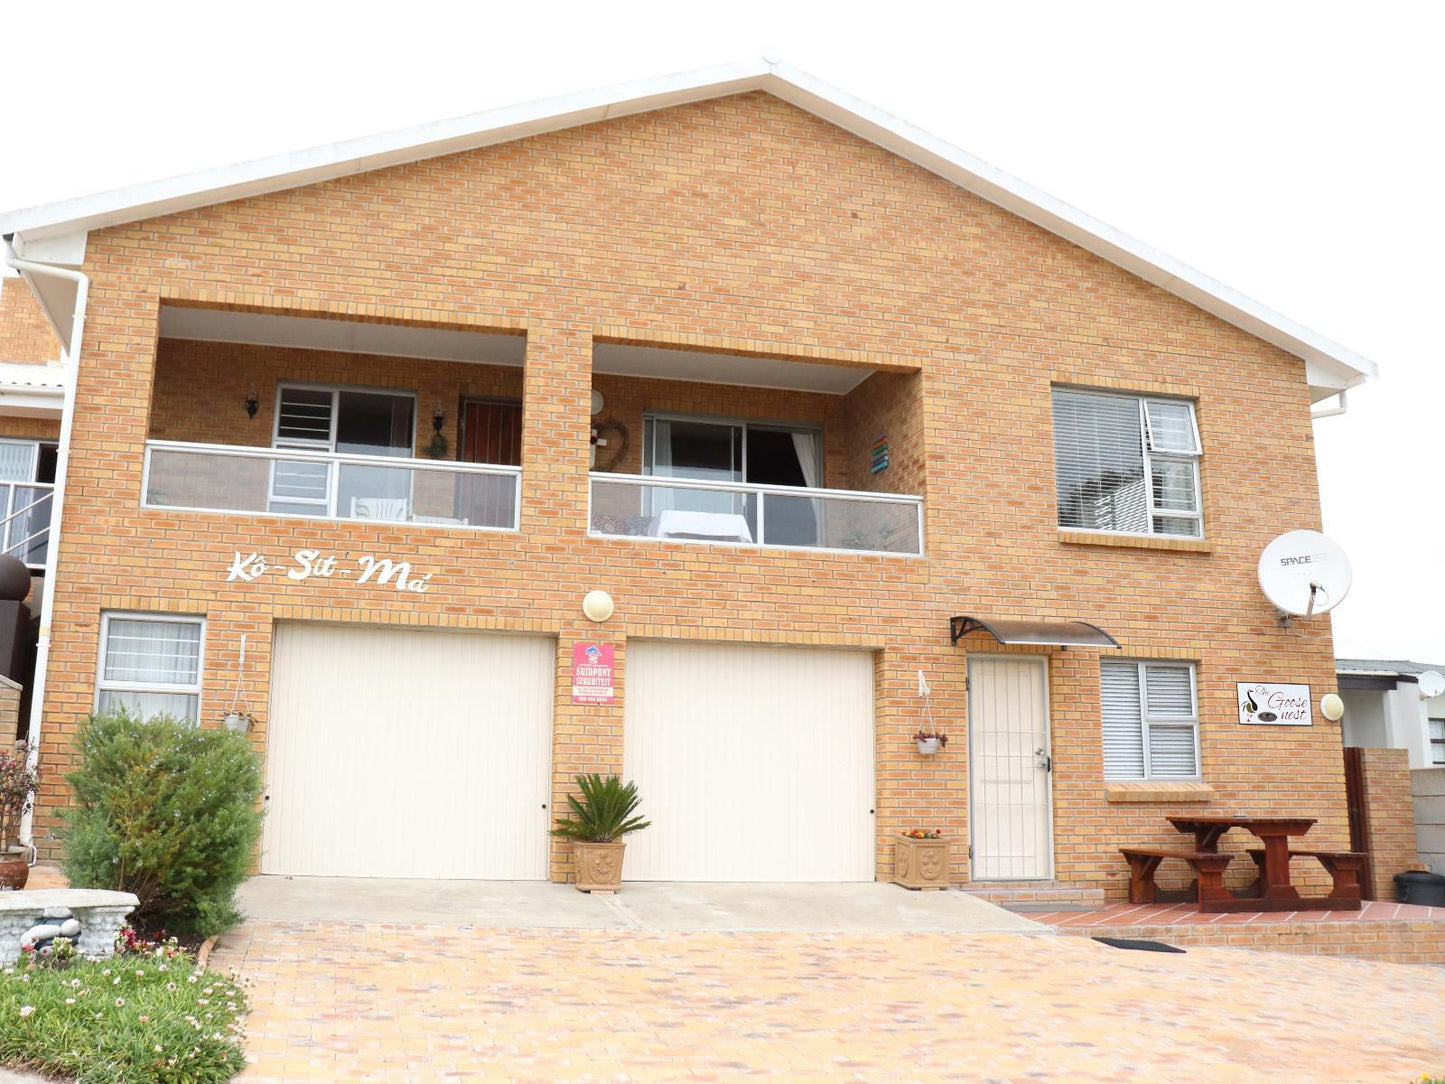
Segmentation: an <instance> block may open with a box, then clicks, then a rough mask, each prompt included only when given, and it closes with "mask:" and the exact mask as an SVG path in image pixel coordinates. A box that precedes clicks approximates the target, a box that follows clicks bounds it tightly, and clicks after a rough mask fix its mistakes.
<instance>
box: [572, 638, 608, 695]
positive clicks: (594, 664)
mask: <svg viewBox="0 0 1445 1084" xmlns="http://www.w3.org/2000/svg"><path fill="white" fill-rule="evenodd" d="M613 657H614V648H613V646H612V645H611V644H573V645H572V703H574V704H610V703H612V698H613V696H614V695H615V693H614V690H613V687H612V663H613Z"/></svg>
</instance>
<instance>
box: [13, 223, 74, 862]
mask: <svg viewBox="0 0 1445 1084" xmlns="http://www.w3.org/2000/svg"><path fill="white" fill-rule="evenodd" d="M5 262H6V263H7V264H8V265H9V266H11V267H13V268H15V270H17V271H21V272H28V273H29V274H31V275H51V276H53V277H55V278H62V279H67V280H69V281H71V282H73V283H75V309H74V312H73V313H72V314H71V318H70V346H69V347H67V348H64V349H62V351H61V364H62V367H63V369H64V375H63V379H64V383H65V393H64V399H63V400H62V402H61V408H60V446H59V448H57V449H56V455H55V488H54V490H53V491H52V493H51V497H50V544H49V546H47V548H46V552H45V588H44V591H43V593H42V595H41V603H40V640H39V642H38V643H37V644H36V646H35V676H34V677H33V678H32V679H31V682H30V733H29V735H28V736H27V738H26V741H27V742H28V743H29V746H28V749H27V752H26V758H25V759H26V763H27V765H28V766H29V767H31V768H34V767H35V765H36V764H37V763H38V762H39V760H40V722H41V719H42V717H43V716H44V707H45V674H46V666H47V664H48V662H49V661H50V620H51V617H52V615H53V614H54V611H55V578H56V577H55V570H56V569H57V568H58V567H59V565H60V517H61V512H62V509H63V508H64V506H65V477H66V475H67V473H69V470H68V468H69V465H70V430H71V427H72V423H73V422H74V420H75V385H76V382H77V376H78V374H79V371H80V366H79V362H80V344H81V338H82V337H83V335H84V334H85V299H86V295H87V294H88V293H89V292H90V279H89V277H88V276H87V275H86V274H85V272H83V271H76V270H73V269H71V268H68V267H54V266H52V265H50V264H44V263H35V262H33V261H31V260H22V259H19V258H17V257H16V255H15V253H14V251H13V250H12V249H10V247H9V244H8V243H7V244H6V251H5ZM31 805H32V808H31V809H30V810H28V811H27V812H26V814H25V816H24V817H23V818H22V819H21V821H20V842H21V844H22V845H23V846H26V847H29V848H30V864H31V865H34V864H35V860H36V858H38V857H39V851H38V850H37V849H36V847H35V837H34V823H33V822H34V816H35V814H34V808H33V806H34V803H33V802H32V803H31Z"/></svg>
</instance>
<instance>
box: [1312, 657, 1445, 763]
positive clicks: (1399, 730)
mask: <svg viewBox="0 0 1445 1084" xmlns="http://www.w3.org/2000/svg"><path fill="white" fill-rule="evenodd" d="M1335 668H1336V673H1337V675H1338V677H1337V680H1338V681H1339V684H1340V697H1341V699H1343V700H1344V702H1345V717H1344V718H1343V719H1341V720H1340V722H1341V724H1342V725H1343V726H1344V739H1345V744H1346V745H1347V746H1360V747H1363V748H1366V749H1406V750H1408V751H1409V753H1410V767H1411V768H1412V769H1419V768H1440V767H1445V695H1438V696H1427V695H1426V690H1424V689H1422V688H1421V682H1420V675H1421V674H1429V673H1431V672H1433V673H1435V674H1442V675H1445V664H1439V665H1435V666H1431V665H1429V664H1427V663H1420V662H1408V661H1404V660H1400V659H1338V660H1336V662H1335ZM1429 680H1430V679H1429V678H1428V677H1427V678H1426V681H1427V684H1428V682H1429Z"/></svg>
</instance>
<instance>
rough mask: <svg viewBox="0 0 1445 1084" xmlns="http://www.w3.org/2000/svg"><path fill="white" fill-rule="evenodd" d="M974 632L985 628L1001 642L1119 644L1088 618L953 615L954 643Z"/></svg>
mask: <svg viewBox="0 0 1445 1084" xmlns="http://www.w3.org/2000/svg"><path fill="white" fill-rule="evenodd" d="M972 632H986V633H988V634H989V635H990V636H992V637H993V638H994V639H995V640H997V641H998V642H999V643H1001V644H1031V645H1033V646H1035V647H1090V648H1099V649H1107V648H1117V647H1118V646H1119V641H1118V640H1116V639H1114V638H1113V637H1112V636H1110V635H1109V634H1108V633H1107V632H1105V631H1104V630H1103V629H1101V628H1099V626H1098V625H1093V624H1090V623H1089V622H1087V621H1037V620H1023V621H1018V620H1010V619H1007V618H994V617H991V618H989V619H988V620H984V619H983V618H980V617H951V618H949V619H948V637H949V639H950V640H951V641H952V642H953V643H954V644H957V643H958V641H960V640H962V639H963V638H964V637H965V636H967V635H968V634H969V633H972Z"/></svg>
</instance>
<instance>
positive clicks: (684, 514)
mask: <svg viewBox="0 0 1445 1084" xmlns="http://www.w3.org/2000/svg"><path fill="white" fill-rule="evenodd" d="M591 532H592V534H594V535H603V536H606V537H610V538H661V539H673V540H682V541H692V542H722V543H729V544H732V545H739V546H780V547H785V548H790V549H811V550H842V551H847V552H851V553H897V554H909V555H921V554H922V553H923V498H922V497H911V496H903V495H900V494H893V493H862V492H852V491H848V490H839V489H806V488H802V487H797V486H764V485H746V484H741V483H730V482H703V481H693V480H691V479H683V478H659V477H657V476H655V475H639V474H597V473H594V474H593V475H592V507H591Z"/></svg>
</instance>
